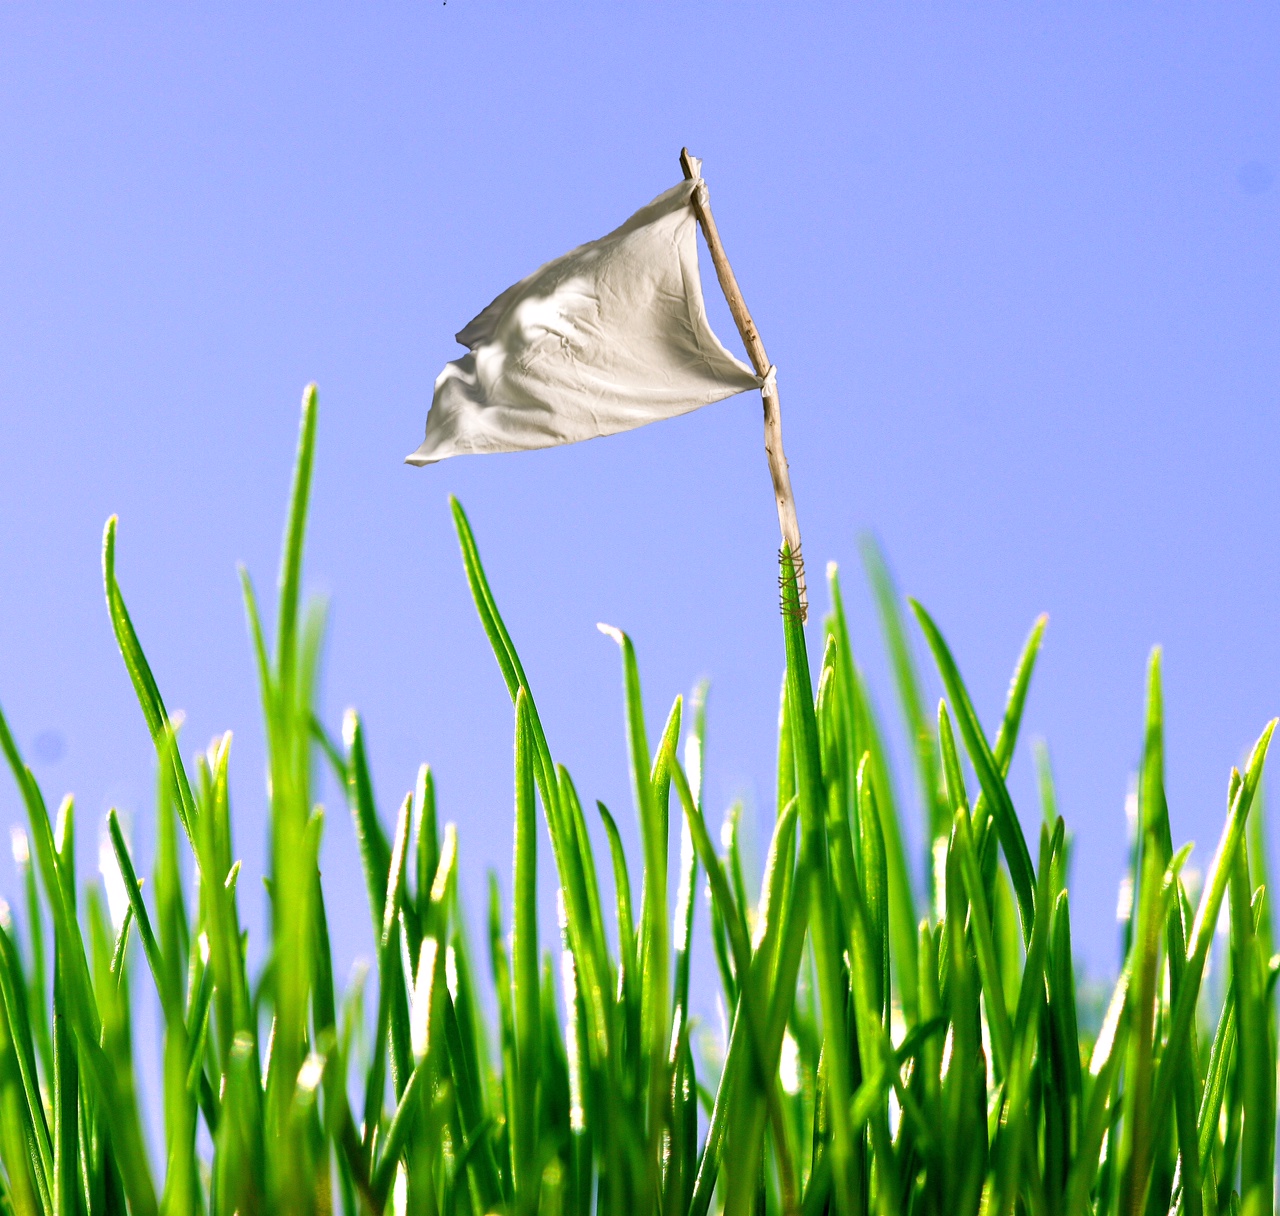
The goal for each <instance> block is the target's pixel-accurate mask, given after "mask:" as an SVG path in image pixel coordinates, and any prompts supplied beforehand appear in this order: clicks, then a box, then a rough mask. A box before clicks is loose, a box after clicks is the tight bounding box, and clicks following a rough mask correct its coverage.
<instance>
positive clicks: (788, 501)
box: [680, 148, 809, 620]
mask: <svg viewBox="0 0 1280 1216" xmlns="http://www.w3.org/2000/svg"><path fill="white" fill-rule="evenodd" d="M680 168H681V169H683V170H684V175H685V177H686V178H688V179H690V180H692V181H697V182H702V161H700V160H699V159H698V158H697V157H696V156H690V155H689V149H688V148H681V149H680ZM693 212H694V214H695V215H696V216H697V217H698V223H699V225H700V226H701V228H702V235H703V236H704V237H706V240H707V249H708V250H709V251H710V253H711V263H712V265H713V266H715V268H716V278H718V279H719V280H720V289H721V290H722V291H723V292H724V298H725V300H726V301H727V303H728V305H729V311H730V313H732V314H733V320H734V324H736V325H737V327H738V333H739V334H741V335H742V344H743V346H745V347H746V348H747V355H748V357H749V358H750V359H751V366H752V367H753V368H755V373H756V375H757V376H760V377H762V378H763V377H765V376H768V374H769V369H770V367H771V366H772V364H771V363H770V362H769V356H768V355H767V354H765V349H764V343H763V342H762V341H761V339H760V331H759V330H758V329H756V323H755V322H754V321H753V320H752V319H751V313H750V312H749V311H748V309H747V302H746V300H744V299H743V298H742V289H741V288H740V287H739V286H738V280H737V278H736V277H735V275H734V273H733V267H732V266H731V265H730V264H729V257H728V255H727V254H726V253H725V251H724V244H723V242H722V241H721V240H720V232H719V230H718V229H717V228H716V221H715V217H714V216H712V214H711V203H710V200H709V198H708V197H707V189H706V185H705V184H702V185H700V186H699V188H698V189H695V190H694V192H693ZM760 395H761V398H762V400H763V402H764V450H765V454H766V455H767V456H768V458H769V475H770V477H771V478H772V479H773V496H774V498H775V499H776V500H777V503H778V525H779V527H780V528H781V529H782V539H783V541H784V542H785V544H786V547H787V548H788V549H789V550H790V552H791V554H792V557H793V558H794V562H795V569H796V581H797V583H798V584H799V591H800V614H801V619H802V620H808V618H809V595H808V591H807V590H806V587H805V579H804V554H803V551H802V550H801V548H800V522H799V520H797V518H796V500H795V496H794V495H793V494H792V492H791V474H790V472H789V470H788V468H787V457H786V453H785V452H784V451H783V450H782V410H781V407H780V405H779V402H778V385H777V381H776V379H775V380H770V382H769V383H767V384H766V385H765V386H764V387H763V388H762V389H761V391H760Z"/></svg>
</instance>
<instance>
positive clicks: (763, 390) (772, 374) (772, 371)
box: [760, 363, 778, 397]
mask: <svg viewBox="0 0 1280 1216" xmlns="http://www.w3.org/2000/svg"><path fill="white" fill-rule="evenodd" d="M760 395H761V396H763V397H776V396H777V395H778V369H777V367H776V366H775V365H774V364H772V363H770V364H769V370H768V371H767V372H765V374H764V379H763V380H761V381H760Z"/></svg>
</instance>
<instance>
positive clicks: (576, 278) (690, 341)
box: [406, 181, 772, 465]
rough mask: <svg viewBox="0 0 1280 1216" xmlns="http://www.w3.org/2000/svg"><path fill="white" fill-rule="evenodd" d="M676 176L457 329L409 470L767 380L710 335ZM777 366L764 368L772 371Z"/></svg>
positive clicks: (542, 441) (598, 427)
mask: <svg viewBox="0 0 1280 1216" xmlns="http://www.w3.org/2000/svg"><path fill="white" fill-rule="evenodd" d="M697 185H698V182H696V181H684V182H681V183H680V185H678V186H673V187H672V188H671V189H670V190H668V191H666V193H665V194H660V195H659V196H658V197H657V198H656V199H654V200H653V202H651V203H650V204H649V205H648V206H647V207H642V208H641V209H640V210H639V211H637V212H636V213H635V215H633V216H632V217H631V218H630V219H629V220H627V222H626V223H625V224H623V225H622V227H620V228H616V229H614V231H613V232H611V233H609V234H608V236H603V237H601V238H600V239H599V240H597V241H592V242H590V243H589V244H586V245H580V246H579V247H578V248H577V249H574V250H571V251H570V252H569V253H566V254H564V255H563V256H562V257H559V258H556V259H555V261H553V262H548V263H547V264H546V265H545V266H543V267H542V268H541V269H539V270H535V271H534V272H533V274H531V275H530V276H529V277H528V278H526V279H522V280H521V281H520V282H519V283H517V284H516V285H515V286H514V287H509V288H507V290H506V291H504V292H503V293H502V294H501V295H500V296H499V297H498V298H497V299H496V300H494V302H493V303H492V304H490V305H489V307H488V308H486V309H485V310H484V311H483V312H482V313H481V314H480V315H479V316H478V317H476V319H475V320H474V321H472V322H471V323H470V324H469V325H468V326H467V327H466V328H465V329H463V330H462V332H461V333H459V334H458V341H459V342H461V343H462V344H463V345H464V346H466V347H468V348H469V352H470V353H468V354H466V355H463V356H462V358H461V359H456V360H454V361H453V362H452V363H448V364H446V365H445V369H444V371H442V372H441V373H440V375H439V377H438V378H437V380H436V385H435V394H434V396H433V397H432V401H431V410H430V412H429V413H428V415H427V433H426V438H425V439H424V440H423V442H422V446H421V447H419V448H418V450H417V451H415V452H414V453H413V454H412V455H410V456H408V457H406V461H407V463H409V464H416V465H424V464H434V463H435V462H436V461H437V460H443V459H445V457H447V456H457V455H462V454H464V453H482V452H514V451H523V450H526V449H531V448H545V447H553V446H555V445H557V444H562V443H577V442H579V441H580V440H583V439H594V438H596V437H597V436H600V435H613V434H616V433H618V432H619V431H628V430H631V429H632V428H634V427H638V426H644V425H645V424H646V423H649V422H656V421H657V420H658V419H661V418H673V417H675V416H676V415H677V414H685V413H688V412H689V411H690V410H695V409H698V408H699V407H700V406H703V405H710V404H711V403H712V402H713V401H720V400H722V399H723V398H725V397H729V396H732V395H733V394H734V393H741V392H744V391H745V390H747V389H752V388H760V387H762V386H763V385H765V383H766V381H765V380H764V379H762V378H761V377H759V376H757V375H756V374H755V373H754V372H753V371H752V370H751V368H749V367H748V366H747V365H746V364H745V363H743V362H742V361H741V360H739V359H737V358H735V357H734V356H733V355H732V354H730V352H729V351H728V350H726V349H725V347H724V344H723V343H722V342H721V341H720V339H719V338H717V337H716V335H715V334H714V333H713V332H712V329H711V326H710V324H709V322H708V321H707V312H706V307H705V304H704V302H703V298H702V283H701V280H700V278H699V276H698V244H697V233H696V224H697V220H696V218H695V216H694V212H693V207H692V204H691V201H690V200H691V198H692V196H693V192H694V190H695V189H696V188H697ZM771 370H772V369H771Z"/></svg>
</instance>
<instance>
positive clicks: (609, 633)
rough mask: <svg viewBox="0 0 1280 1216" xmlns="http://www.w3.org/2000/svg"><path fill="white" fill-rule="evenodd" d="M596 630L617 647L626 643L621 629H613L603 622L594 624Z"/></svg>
mask: <svg viewBox="0 0 1280 1216" xmlns="http://www.w3.org/2000/svg"><path fill="white" fill-rule="evenodd" d="M596 628H597V629H598V630H600V632H601V633H603V634H604V636H605V637H607V638H612V639H613V640H614V641H615V642H617V643H618V645H619V646H621V645H622V643H623V642H624V641H626V637H627V635H626V634H625V633H623V632H622V630H621V629H617V628H615V627H614V626H613V625H606V624H605V623H604V622H603V621H597V622H596Z"/></svg>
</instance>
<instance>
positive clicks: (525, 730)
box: [511, 689, 542, 1210]
mask: <svg viewBox="0 0 1280 1216" xmlns="http://www.w3.org/2000/svg"><path fill="white" fill-rule="evenodd" d="M532 734H533V728H532V723H531V720H530V715H529V698H528V696H527V694H526V693H525V691H524V689H520V690H519V691H518V693H517V694H516V815H515V823H516V830H515V867H514V868H515V895H514V900H513V903H514V909H515V933H514V936H513V938H512V946H511V954H512V962H513V964H514V987H513V998H512V1004H513V1007H514V1010H515V1035H516V1081H515V1086H516V1096H515V1102H514V1104H513V1108H512V1112H511V1115H512V1129H511V1131H512V1143H513V1145H514V1152H513V1158H514V1161H515V1181H516V1204H517V1207H518V1208H519V1209H521V1210H526V1209H527V1210H532V1208H533V1206H534V1205H535V1204H536V1199H535V1196H536V1193H537V1189H538V1186H539V1183H540V1179H541V1171H540V1170H539V1169H538V1161H537V1151H538V1141H539V1133H538V1084H539V1080H540V1074H541V1070H542V1041H541V1016H542V1009H541V1005H542V1002H541V997H540V995H539V980H538V886H537V883H538V856H537V848H538V844H537V839H538V838H537V829H538V825H537V810H536V808H535V807H534V802H533V740H532Z"/></svg>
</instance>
